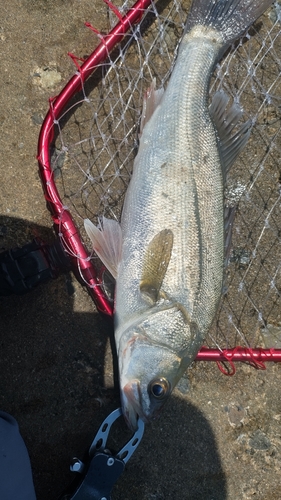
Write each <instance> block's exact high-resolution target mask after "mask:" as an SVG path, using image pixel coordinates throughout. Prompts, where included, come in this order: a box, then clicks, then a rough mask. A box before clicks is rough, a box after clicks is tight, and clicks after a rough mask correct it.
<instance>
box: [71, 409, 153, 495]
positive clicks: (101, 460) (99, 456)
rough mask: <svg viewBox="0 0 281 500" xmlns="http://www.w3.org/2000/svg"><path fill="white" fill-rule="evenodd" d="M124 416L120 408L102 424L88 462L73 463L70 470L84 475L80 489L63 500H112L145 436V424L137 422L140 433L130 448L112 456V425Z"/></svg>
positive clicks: (133, 439)
mask: <svg viewBox="0 0 281 500" xmlns="http://www.w3.org/2000/svg"><path fill="white" fill-rule="evenodd" d="M121 415H122V411H121V409H120V408H118V409H117V410H114V411H113V412H112V413H111V414H110V415H109V416H108V417H107V418H106V419H105V420H104V421H103V423H102V424H101V426H100V428H99V430H98V432H97V434H96V437H95V439H94V440H93V442H92V444H91V446H90V449H89V454H88V457H89V458H88V460H87V461H85V463H84V462H81V461H80V460H79V459H78V458H74V459H73V463H72V465H71V467H70V469H71V470H72V471H73V472H76V473H78V474H79V475H81V478H80V481H79V482H78V485H77V487H76V488H75V490H74V491H73V492H72V493H71V494H64V495H63V496H62V497H61V500H110V498H111V497H110V493H111V490H112V488H113V486H114V484H115V483H116V481H117V479H118V478H119V476H120V475H121V474H122V472H123V470H124V468H125V464H126V463H127V462H128V460H129V458H130V457H131V456H132V454H133V453H134V451H135V449H136V448H137V447H138V445H139V443H140V441H141V438H142V436H143V432H144V423H143V421H142V420H138V429H137V430H136V432H135V433H134V435H133V436H132V438H131V439H130V440H129V441H128V442H127V444H126V445H125V446H124V447H123V448H122V449H121V450H120V451H118V452H117V453H116V454H112V453H111V452H110V451H109V450H108V449H107V448H106V443H107V439H108V435H109V432H110V429H111V426H112V424H113V423H114V422H115V421H116V420H117V419H118V418H119V417H120V416H121Z"/></svg>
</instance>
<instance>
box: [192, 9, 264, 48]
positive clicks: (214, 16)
mask: <svg viewBox="0 0 281 500" xmlns="http://www.w3.org/2000/svg"><path fill="white" fill-rule="evenodd" d="M272 3H273V0H193V3H192V6H191V9H190V12H189V15H188V18H187V22H186V26H185V33H187V32H189V31H190V30H191V29H192V28H193V27H194V26H196V25H199V26H206V27H211V28H214V29H215V30H217V31H219V32H220V33H221V35H222V37H223V40H224V42H225V44H227V45H229V44H230V43H232V42H233V41H234V40H236V39H237V38H239V37H240V36H241V35H242V34H243V33H244V32H245V31H246V29H247V28H248V27H249V26H250V25H251V24H253V23H254V22H255V21H256V19H258V18H259V17H260V16H261V15H262V14H263V13H264V12H265V11H266V9H268V8H269V7H270V5H271V4H272Z"/></svg>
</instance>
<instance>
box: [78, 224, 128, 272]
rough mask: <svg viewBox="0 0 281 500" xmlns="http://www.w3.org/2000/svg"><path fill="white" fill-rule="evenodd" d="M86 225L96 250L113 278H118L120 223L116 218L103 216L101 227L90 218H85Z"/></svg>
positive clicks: (120, 242) (120, 244)
mask: <svg viewBox="0 0 281 500" xmlns="http://www.w3.org/2000/svg"><path fill="white" fill-rule="evenodd" d="M84 227H85V230H86V233H87V235H88V236H89V238H90V240H91V242H92V245H93V249H94V251H95V252H96V254H97V255H98V257H99V258H100V260H101V261H102V262H103V264H104V265H105V267H106V268H107V269H108V270H109V272H110V273H111V274H112V276H113V278H115V279H116V278H117V272H118V265H119V262H120V259H121V250H122V233H121V227H120V224H119V223H118V222H117V221H116V220H113V219H106V217H103V218H102V225H101V228H100V229H98V228H97V227H96V226H95V225H94V224H93V223H92V222H91V221H90V220H89V219H85V220H84Z"/></svg>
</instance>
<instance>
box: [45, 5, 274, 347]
mask: <svg viewBox="0 0 281 500" xmlns="http://www.w3.org/2000/svg"><path fill="white" fill-rule="evenodd" d="M115 5H116V6H117V7H118V9H119V11H120V12H121V13H122V14H123V13H125V12H126V11H127V9H128V8H129V7H130V5H129V4H128V3H126V4H123V5H120V6H118V4H117V3H115ZM188 9H189V2H178V1H177V0H172V1H170V2H169V1H164V2H163V1H160V2H155V3H152V4H151V7H150V8H149V9H148V10H147V11H146V12H145V13H144V15H143V17H142V20H141V22H140V23H139V24H137V25H134V26H132V28H131V31H130V32H129V33H128V34H127V35H126V36H125V37H124V38H123V39H122V41H121V42H120V44H119V45H118V46H117V47H116V48H115V49H114V51H113V52H112V53H111V54H110V55H108V57H107V59H106V60H105V61H104V62H103V64H101V65H99V66H98V67H97V68H96V69H95V71H94V73H93V75H92V76H91V77H90V79H89V80H88V81H87V82H86V83H85V84H83V85H82V91H81V92H80V93H79V95H77V96H76V97H75V99H74V100H73V101H72V102H71V103H69V106H68V109H67V110H66V111H65V112H64V113H63V115H62V116H61V117H59V118H58V119H57V120H56V131H57V135H56V140H55V142H54V147H53V150H52V169H53V173H54V176H55V180H56V185H57V187H58V191H59V193H60V195H61V197H62V200H63V204H64V205H65V206H66V207H68V209H69V210H70V212H71V214H72V216H73V218H74V219H75V222H76V224H77V226H78V227H79V229H80V231H81V235H82V238H83V240H84V242H85V244H86V246H87V247H88V250H89V253H91V248H90V242H89V241H88V239H87V237H86V235H85V233H84V229H83V219H84V218H89V219H91V220H92V221H93V222H94V223H96V224H98V223H99V220H100V218H101V216H103V215H104V216H106V217H109V218H115V219H117V220H119V219H120V214H121V209H122V204H123V200H124V195H125V192H126V188H127V186H128V183H129V180H130V176H131V172H132V168H133V161H134V157H135V156H136V153H137V150H138V132H139V123H140V117H141V112H142V104H143V95H144V93H145V91H146V90H147V89H148V88H149V87H150V85H151V82H152V79H153V78H156V84H157V87H161V86H163V87H165V86H166V84H167V81H168V79H169V75H170V74H171V71H172V68H173V64H174V61H175V57H176V53H177V47H178V44H179V42H180V38H181V34H182V30H183V27H184V24H185V21H186V16H187V12H188ZM109 14H110V15H109V19H110V20H111V23H112V26H113V25H114V24H116V16H115V14H114V13H113V12H112V10H111V9H110V8H109ZM280 23H281V7H280V5H279V3H278V2H276V3H275V4H274V6H273V7H272V8H271V9H270V11H268V12H267V13H266V14H265V15H264V16H263V17H262V18H261V19H260V20H258V21H257V23H256V24H255V25H254V26H253V27H251V28H250V30H249V31H248V32H247V33H246V34H245V35H244V36H243V38H241V40H239V41H238V42H237V43H235V44H234V45H233V46H232V47H231V48H230V49H229V51H228V53H227V55H226V56H225V57H224V59H223V60H222V61H221V62H220V63H219V64H218V66H217V68H216V71H215V74H214V77H213V79H212V83H211V89H210V99H211V97H212V95H213V94H214V93H215V91H216V90H218V89H223V90H224V91H225V92H226V93H227V94H228V95H229V96H230V97H231V98H232V99H233V100H234V101H236V102H239V103H240V104H241V105H242V107H243V110H244V119H245V120H246V119H249V118H250V119H251V120H252V133H251V137H250V140H249V141H248V144H247V147H246V148H245V150H244V151H243V153H242V154H241V155H240V156H239V158H238V160H237V161H236V163H235V164H234V166H233V167H232V169H231V171H230V172H229V175H228V178H227V186H226V193H225V195H226V196H225V198H226V207H229V206H235V207H236V214H235V221H234V224H233V235H232V245H231V250H230V253H229V258H228V265H227V267H226V270H225V284H224V291H223V295H222V299H221V303H220V306H219V310H218V313H217V316H216V318H215V321H214V323H213V326H212V328H211V331H210V332H209V334H208V337H207V338H206V341H205V343H206V344H207V345H208V346H209V347H219V348H220V349H223V348H231V347H235V346H238V345H239V346H246V347H257V346H261V347H275V348H280V347H281V333H280V332H281V301H280V294H281V273H280V267H281V213H280V210H281V206H280V201H281V200H280V197H281V167H280V165H281V140H280V134H281V122H280V120H281V98H280V96H281V77H280V68H281V63H280V57H279V54H281V36H280V33H281V24H280ZM92 258H93V259H97V257H95V256H93V255H92Z"/></svg>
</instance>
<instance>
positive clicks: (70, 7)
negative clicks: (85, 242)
mask: <svg viewBox="0 0 281 500" xmlns="http://www.w3.org/2000/svg"><path fill="white" fill-rule="evenodd" d="M1 13H2V15H1V22H0V49H1V72H0V103H1V105H0V128H1V135H0V140H1V148H0V229H1V231H0V249H1V250H5V249H8V248H12V247H14V246H21V245H23V244H25V243H27V242H29V241H30V240H31V239H32V237H34V236H37V235H40V236H41V237H42V238H44V239H46V240H51V239H52V237H53V236H52V229H51V219H50V216H49V213H48V211H47V209H46V206H45V200H44V197H43V195H42V188H41V184H40V180H39V177H38V172H37V162H36V147H37V138H38V133H39V129H40V124H41V122H42V118H43V117H44V114H45V113H46V111H47V108H48V98H49V96H50V95H55V94H56V93H58V92H59V90H60V89H61V87H62V85H63V83H64V82H66V81H67V79H68V78H69V75H70V74H72V72H73V63H72V62H71V60H70V59H69V58H68V57H67V55H66V54H67V52H68V51H69V52H74V53H75V54H77V55H83V54H85V53H89V52H90V51H91V46H92V45H91V44H92V43H93V35H92V34H91V32H89V31H88V30H86V29H85V28H84V26H83V23H84V21H90V22H91V23H92V24H94V25H95V26H98V27H99V29H101V30H103V29H104V30H106V29H107V17H106V8H105V5H104V4H103V3H102V2H101V1H96V2H93V1H90V0H81V1H79V2H78V1H76V0H69V1H67V2H65V1H63V0H14V1H13V2H10V3H8V2H6V3H5V2H3V1H2V5H1ZM50 69H51V70H54V71H55V73H56V75H57V80H56V83H55V85H54V86H53V87H52V88H48V83H46V84H44V85H43V86H42V85H38V84H36V83H35V80H36V79H37V78H41V80H42V78H43V77H42V74H44V71H45V72H46V71H49V70H50ZM38 75H39V76H38ZM40 75H41V76H40ZM37 83H38V82H37ZM0 308H1V309H0V310H1V323H0V325H1V326H0V344H1V349H0V373H1V391H0V408H1V409H2V410H5V411H7V412H10V413H11V414H13V415H14V416H15V417H16V419H17V420H18V422H19V425H20V429H21V432H22V435H23V437H24V439H25V441H26V444H27V447H28V450H29V453H30V457H31V463H32V468H33V474H34V482H35V488H36V492H37V497H38V500H51V499H54V500H55V499H56V498H57V497H58V496H59V494H60V493H61V492H62V490H63V489H64V488H65V487H66V486H67V485H69V484H70V482H71V480H72V475H71V473H70V472H69V462H70V458H71V457H72V456H73V455H76V456H79V457H82V456H83V454H84V452H85V450H87V448H88V447H89V445H90V443H91V441H92V439H93V437H94V435H95V432H96V431H97V429H98V427H99V425H100V424H101V422H102V420H103V419H104V418H105V417H106V416H107V415H108V414H109V412H111V411H112V410H113V409H114V408H116V407H118V405H119V395H118V390H116V389H114V387H113V375H112V362H111V354H110V343H109V338H110V335H111V333H112V328H111V325H110V324H109V323H108V322H106V321H105V320H104V319H103V318H101V317H100V316H99V315H98V314H97V312H96V310H95V307H94V304H93V302H92V301H91V299H90V297H89V296H88V294H87V292H86V290H85V289H83V288H82V287H81V286H80V285H79V284H78V283H77V282H76V281H75V279H74V277H72V276H71V275H63V276H62V277H60V278H58V279H57V280H54V281H52V282H51V283H48V284H46V285H44V286H41V287H40V288H37V289H36V290H34V291H32V292H31V293H29V294H27V295H25V296H21V297H16V296H10V297H2V298H0ZM280 381H281V367H280V365H271V366H269V365H268V366H267V370H266V371H256V370H254V369H253V368H251V367H249V366H245V365H243V366H242V365H240V366H239V367H238V369H237V374H236V375H235V376H234V377H226V376H224V375H222V374H221V373H220V372H219V371H218V369H217V367H216V365H214V364H210V363H209V364H207V363H198V364H196V365H194V366H193V368H192V369H191V370H190V372H189V392H187V393H186V392H185V393H182V392H180V391H175V394H174V395H173V396H172V397H171V399H170V401H169V403H168V404H167V406H166V408H165V410H164V411H163V413H162V415H161V418H160V419H159V420H158V421H155V422H154V423H152V424H151V425H149V426H147V428H146V430H145V435H144V438H143V440H142V443H141V444H140V446H139V448H138V449H137V451H136V452H135V454H134V456H133V458H132V459H131V460H130V461H129V463H128V465H127V467H126V470H125V472H124V474H123V475H122V477H121V478H120V480H119V481H118V483H117V485H116V487H115V489H114V491H113V493H112V498H113V500H118V499H119V500H121V499H122V500H127V499H128V500H132V499H134V500H153V499H155V500H162V499H163V500H169V499H173V500H175V499H176V500H179V499H195V500H196V499H198V500H199V499H204V500H226V499H227V500H242V499H243V500H248V499H255V500H256V499H257V500H258V499H259V500H279V499H280V497H281V494H280V486H281V433H280V419H281V396H280ZM129 437H130V432H129V431H128V430H126V428H125V425H124V426H122V425H120V428H119V430H118V432H116V433H115V434H114V438H113V439H112V446H113V448H115V449H116V450H118V449H119V448H121V446H122V445H123V444H124V442H125V441H126V439H128V438H129Z"/></svg>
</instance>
